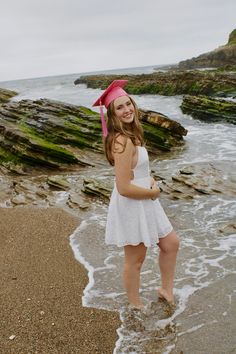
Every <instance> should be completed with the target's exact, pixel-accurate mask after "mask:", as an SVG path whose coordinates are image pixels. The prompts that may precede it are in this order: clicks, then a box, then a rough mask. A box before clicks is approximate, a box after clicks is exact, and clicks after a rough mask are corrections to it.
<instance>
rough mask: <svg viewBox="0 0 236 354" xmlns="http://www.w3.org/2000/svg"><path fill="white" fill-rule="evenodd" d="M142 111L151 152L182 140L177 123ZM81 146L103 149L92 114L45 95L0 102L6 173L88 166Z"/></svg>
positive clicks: (0, 148)
mask: <svg viewBox="0 0 236 354" xmlns="http://www.w3.org/2000/svg"><path fill="white" fill-rule="evenodd" d="M142 116H143V117H144V123H143V124H144V131H145V138H146V139H147V140H148V141H149V146H150V149H151V150H152V151H155V149H158V151H160V150H170V149H171V147H173V146H176V145H179V144H180V143H182V140H183V138H182V136H183V135H186V133H187V131H186V130H185V129H184V128H183V127H181V125H180V124H179V123H177V122H174V121H172V120H170V119H169V118H168V117H166V116H164V115H161V114H160V113H156V112H152V111H149V112H145V111H142ZM149 116H150V118H149ZM157 117H158V118H157ZM84 151H86V153H84ZM87 151H91V152H99V153H103V142H102V134H101V121H100V115H99V114H98V113H96V112H93V111H92V110H90V109H88V108H86V107H82V106H75V105H71V104H66V103H62V102H58V101H53V100H47V99H41V100H35V101H32V100H22V101H20V102H9V103H5V104H3V105H1V106H0V164H2V165H4V166H5V167H6V168H7V169H8V171H10V172H11V173H15V174H26V173H30V172H31V169H32V166H33V167H34V168H38V169H40V168H42V167H46V168H51V169H52V168H53V169H58V168H59V169H64V168H65V167H66V166H71V165H72V166H73V165H74V166H76V165H81V166H94V164H93V162H94V161H91V159H90V160H89V156H88V154H87ZM86 155H87V156H86ZM71 168H72V167H71Z"/></svg>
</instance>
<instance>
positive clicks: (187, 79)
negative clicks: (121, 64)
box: [75, 70, 236, 97]
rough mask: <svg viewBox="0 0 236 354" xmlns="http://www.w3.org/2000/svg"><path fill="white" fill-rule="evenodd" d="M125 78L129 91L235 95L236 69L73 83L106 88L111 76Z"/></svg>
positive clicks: (90, 78)
mask: <svg viewBox="0 0 236 354" xmlns="http://www.w3.org/2000/svg"><path fill="white" fill-rule="evenodd" d="M117 79H124V80H128V84H127V85H126V87H125V90H126V91H127V92H128V93H130V94H147V93H148V94H159V95H165V96H172V95H182V94H190V95H199V94H204V95H211V96H229V97H231V96H232V97H233V96H236V72H235V73H234V72H233V73H232V72H227V71H218V70H215V71H197V70H195V71H178V70H175V71H167V72H156V73H153V74H147V75H144V74H143V75H122V76H121V75H109V76H101V75H89V76H81V77H80V78H79V79H77V80H76V81H75V84H80V83H83V84H86V85H87V86H88V87H91V88H101V89H105V88H106V87H107V86H108V85H109V84H110V83H111V82H112V81H113V80H117Z"/></svg>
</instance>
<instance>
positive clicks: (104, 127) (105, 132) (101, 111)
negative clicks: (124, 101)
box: [100, 102, 108, 137]
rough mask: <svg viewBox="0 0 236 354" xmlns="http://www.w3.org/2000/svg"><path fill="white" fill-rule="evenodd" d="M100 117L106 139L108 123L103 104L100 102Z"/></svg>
mask: <svg viewBox="0 0 236 354" xmlns="http://www.w3.org/2000/svg"><path fill="white" fill-rule="evenodd" d="M100 116H101V121H102V135H103V136H104V137H106V136H107V134H108V131H107V126H106V121H105V118H104V113H103V109H102V102H100Z"/></svg>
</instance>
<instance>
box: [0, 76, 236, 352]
mask: <svg viewBox="0 0 236 354" xmlns="http://www.w3.org/2000/svg"><path fill="white" fill-rule="evenodd" d="M77 77H78V75H69V76H65V77H53V78H42V79H31V80H19V81H15V82H11V83H4V84H3V85H0V86H1V87H7V88H10V89H16V90H19V91H20V92H21V95H19V96H18V97H16V98H15V99H17V100H18V99H22V98H32V99H35V98H40V97H47V98H52V99H57V100H62V101H65V102H70V103H73V104H78V105H85V106H91V103H92V102H94V100H95V99H96V97H97V96H98V95H99V94H100V93H101V91H100V90H99V89H96V90H92V89H87V88H86V86H85V85H78V86H74V84H73V81H74V80H75V79H76V78H77ZM134 98H135V100H136V101H137V103H138V105H139V106H140V107H142V108H146V109H152V110H156V111H159V112H161V113H164V114H166V115H168V116H169V117H170V118H172V119H174V120H176V121H179V122H180V123H181V124H182V125H183V126H184V127H185V128H186V129H188V134H187V136H186V137H185V138H184V140H185V145H184V146H183V147H181V148H179V149H177V150H176V151H174V152H166V153H162V154H161V155H160V156H156V157H155V158H154V157H153V158H152V161H151V168H152V169H154V170H155V171H158V174H160V175H164V176H169V177H170V178H171V176H172V175H173V174H174V173H175V172H177V171H178V170H179V169H180V168H182V167H184V166H186V165H189V164H191V165H197V164H199V163H206V164H209V165H210V166H214V168H216V169H218V170H219V171H220V172H221V175H222V176H223V181H224V185H226V184H227V183H231V184H233V185H234V186H235V182H236V168H235V167H236V126H234V125H230V124H223V123H217V124H216V123H213V124H211V123H204V122H201V121H198V120H193V119H192V118H191V117H190V116H187V115H183V114H182V112H181V110H180V108H179V105H180V103H181V100H182V97H181V96H175V97H163V96H158V95H155V96H153V95H138V96H134ZM109 171H110V172H111V173H112V169H110V170H109ZM109 171H107V169H106V171H105V170H104V172H106V173H108V172H109ZM94 176H96V172H94ZM91 177H92V176H91ZM235 195H236V194H235V193H234V194H233V193H232V194H229V193H228V194H227V193H220V194H215V195H197V196H195V197H194V199H190V200H181V199H180V200H170V199H168V198H167V197H165V196H164V195H163V196H161V199H160V201H161V204H162V206H163V208H164V209H165V211H166V213H167V215H168V216H169V218H170V220H171V222H172V224H173V226H174V228H175V230H176V232H177V233H178V235H179V237H180V239H181V249H180V252H179V256H178V262H177V269H176V281H175V296H176V300H177V306H176V309H175V310H174V311H173V309H170V308H168V306H167V305H166V304H165V303H163V302H160V301H158V299H157V292H156V289H157V287H158V286H159V285H160V276H159V269H158V261H157V259H158V247H156V248H151V249H148V252H147V257H146V260H145V263H144V265H143V268H142V272H141V289H140V290H141V296H142V298H143V299H144V302H145V303H146V304H149V305H148V310H147V313H145V314H144V313H140V312H137V311H131V310H129V309H128V308H127V302H126V295H125V292H124V289H123V286H122V281H121V273H122V264H123V249H122V248H117V247H115V246H107V245H105V243H104V229H105V222H106V213H107V206H106V205H104V204H103V203H102V202H99V201H98V202H96V203H94V204H93V206H92V210H90V211H89V212H86V211H85V212H83V222H82V223H81V225H80V226H79V228H78V229H77V230H75V232H74V233H73V235H71V237H70V243H71V247H72V249H73V251H74V254H75V257H76V259H78V261H80V262H81V263H83V264H84V265H85V267H86V268H87V269H88V274H89V283H88V285H87V287H86V289H85V290H84V296H83V305H84V306H90V307H96V308H104V309H108V310H116V311H119V312H120V315H121V319H122V326H121V328H119V329H118V334H119V340H118V342H117V343H116V347H115V349H114V353H117V354H118V353H165V354H167V353H175V352H176V353H177V351H175V350H177V349H178V350H179V351H178V353H179V352H180V350H183V349H184V353H191V354H194V353H204V354H205V353H206V352H209V353H210V352H212V353H219V354H220V353H222V350H221V351H220V352H218V351H217V348H216V347H215V348H214V343H212V347H211V348H210V351H206V349H198V348H197V346H196V347H194V348H193V347H191V345H192V344H191V342H190V343H188V342H187V341H186V340H185V342H183V341H182V339H183V338H188V337H191V340H192V341H194V340H196V341H197V340H198V339H199V338H200V337H201V336H202V332H201V331H203V330H204V331H206V332H208V331H210V329H211V328H213V327H214V326H216V324H217V325H218V326H219V327H218V328H221V327H220V321H219V319H218V317H217V316H221V317H222V318H225V317H226V318H227V316H228V318H230V317H229V313H227V311H226V309H225V306H226V305H227V306H228V301H229V298H230V299H231V300H232V301H231V303H234V302H233V301H235V296H236V292H235V290H234V286H229V284H228V282H227V279H229V277H232V276H233V275H235V273H236V262H235V260H236V233H233V232H228V233H222V232H220V231H219V230H220V229H221V228H223V227H224V226H225V225H227V224H232V223H236V220H235V219H236V217H235V216H236V202H235ZM58 198H61V201H63V198H64V195H62V194H60V195H58ZM219 283H220V284H224V285H222V288H221V291H222V300H221V301H222V302H223V303H225V304H226V305H225V306H222V308H221V307H219V306H218V303H217V301H218V300H217V299H216V298H215V297H214V296H211V298H209V299H208V302H207V305H205V306H207V307H206V308H204V306H203V307H202V308H200V307H199V304H200V303H201V295H199V294H204V292H205V293H206V294H208V293H209V294H210V293H211V290H212V289H215V287H217V286H218V285H217V284H219ZM225 284H228V286H226V285H225ZM212 291H213V290H212ZM209 306H211V308H212V313H211V318H207V317H206V314H207V313H208V310H209V308H210V307H209ZM227 306H226V308H228V307H227ZM214 309H215V310H214ZM216 311H218V313H217V316H216ZM214 313H215V317H214ZM187 319H188V320H187ZM222 326H223V322H222ZM228 326H229V327H230V328H233V326H234V324H233V323H232V322H229V323H228ZM221 330H222V331H223V330H224V328H223V327H222V328H221ZM206 341H207V339H206ZM199 348H200V347H199ZM235 348H236V344H235V339H234V337H233V336H232V337H231V338H228V340H227V348H226V351H225V353H230V352H234V351H233V350H234V349H235ZM185 350H186V351H185ZM201 350H202V351H201Z"/></svg>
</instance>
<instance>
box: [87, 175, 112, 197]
mask: <svg viewBox="0 0 236 354" xmlns="http://www.w3.org/2000/svg"><path fill="white" fill-rule="evenodd" d="M112 185H113V184H112V182H111V181H109V180H104V179H95V178H89V179H88V178H85V179H84V182H83V188H82V191H83V192H84V193H86V194H89V195H92V196H96V197H102V198H105V200H109V199H110V195H111V190H112Z"/></svg>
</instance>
